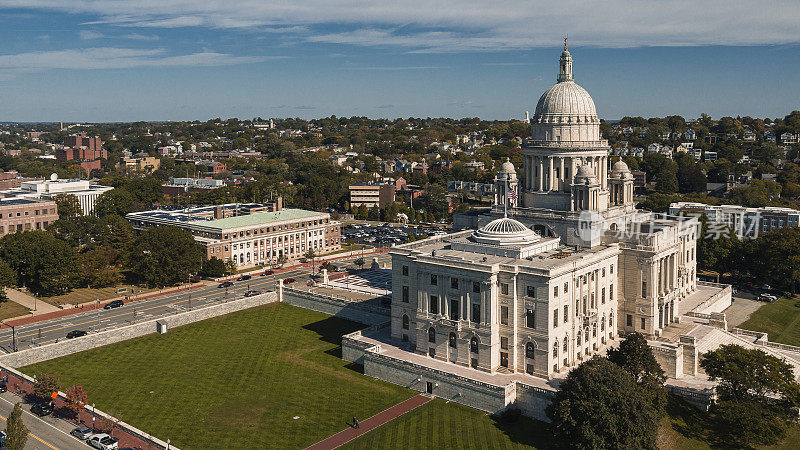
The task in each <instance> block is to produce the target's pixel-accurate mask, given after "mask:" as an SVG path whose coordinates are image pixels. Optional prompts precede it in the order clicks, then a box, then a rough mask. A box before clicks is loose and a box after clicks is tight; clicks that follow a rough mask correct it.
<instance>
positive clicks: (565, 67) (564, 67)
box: [558, 38, 574, 83]
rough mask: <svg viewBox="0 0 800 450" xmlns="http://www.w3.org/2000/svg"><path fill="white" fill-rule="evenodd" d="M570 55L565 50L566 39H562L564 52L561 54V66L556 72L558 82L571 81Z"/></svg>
mask: <svg viewBox="0 0 800 450" xmlns="http://www.w3.org/2000/svg"><path fill="white" fill-rule="evenodd" d="M573 80H574V78H573V77H572V55H571V54H570V53H569V50H567V38H564V51H563V52H562V53H561V64H560V70H559V72H558V82H559V83H561V82H564V81H573Z"/></svg>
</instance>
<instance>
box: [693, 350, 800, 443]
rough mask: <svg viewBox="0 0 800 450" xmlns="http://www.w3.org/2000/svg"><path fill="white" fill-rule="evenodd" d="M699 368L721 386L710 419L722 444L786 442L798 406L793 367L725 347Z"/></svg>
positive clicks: (761, 354) (799, 399) (756, 352)
mask: <svg viewBox="0 0 800 450" xmlns="http://www.w3.org/2000/svg"><path fill="white" fill-rule="evenodd" d="M700 367H702V368H703V370H704V371H705V372H706V374H707V375H708V378H709V380H711V381H718V382H719V383H718V385H717V395H718V399H719V401H718V403H717V405H715V407H714V409H713V410H712V418H713V419H714V421H715V423H716V425H717V426H716V429H717V432H718V434H719V435H720V438H721V439H723V440H724V441H726V442H727V443H728V444H730V445H737V446H741V445H745V446H752V445H755V444H770V443H775V442H777V441H778V440H780V439H782V438H783V437H784V436H785V434H786V428H787V426H788V424H789V423H790V422H791V421H792V420H793V419H794V418H796V417H797V413H796V412H794V411H796V408H797V407H798V406H800V385H798V383H797V381H795V378H794V372H793V369H792V366H791V364H789V363H787V362H786V361H785V360H783V359H779V358H777V357H775V356H772V355H770V354H768V353H766V352H764V351H763V350H760V349H747V348H744V347H741V346H739V345H730V344H729V345H722V346H720V347H719V348H718V349H717V350H714V351H711V352H708V353H706V354H705V355H703V358H702V359H701V361H700Z"/></svg>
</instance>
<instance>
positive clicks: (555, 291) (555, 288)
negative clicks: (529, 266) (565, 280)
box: [553, 286, 558, 297]
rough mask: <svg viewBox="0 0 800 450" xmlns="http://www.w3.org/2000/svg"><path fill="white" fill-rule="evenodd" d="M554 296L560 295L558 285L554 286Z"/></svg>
mask: <svg viewBox="0 0 800 450" xmlns="http://www.w3.org/2000/svg"><path fill="white" fill-rule="evenodd" d="M553 297H558V286H556V287H554V288H553Z"/></svg>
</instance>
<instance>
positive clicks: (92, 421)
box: [92, 403, 95, 433]
mask: <svg viewBox="0 0 800 450" xmlns="http://www.w3.org/2000/svg"><path fill="white" fill-rule="evenodd" d="M94 418H95V417H94V403H92V433H94Z"/></svg>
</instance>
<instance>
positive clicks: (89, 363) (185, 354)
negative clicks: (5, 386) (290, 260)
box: [22, 304, 415, 449]
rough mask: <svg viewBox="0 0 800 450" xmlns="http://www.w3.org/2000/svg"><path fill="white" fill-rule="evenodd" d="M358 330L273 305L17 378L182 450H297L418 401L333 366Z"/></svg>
mask: <svg viewBox="0 0 800 450" xmlns="http://www.w3.org/2000/svg"><path fill="white" fill-rule="evenodd" d="M359 328H363V325H360V324H357V323H355V322H350V321H346V320H342V319H337V318H333V317H330V316H327V315H324V314H320V313H316V312H313V311H308V310H304V309H301V308H295V307H292V306H288V305H285V304H275V305H268V306H264V307H259V308H254V309H249V310H246V311H240V312H237V313H233V314H229V315H226V316H222V317H218V318H214V319H209V320H205V321H202V322H197V323H194V324H190V325H186V326H183V327H180V328H175V329H171V330H169V332H168V333H167V334H165V335H155V334H153V335H149V336H144V337H141V338H137V339H132V340H130V341H125V342H121V343H118V344H114V345H110V346H107V347H101V348H97V349H94V350H89V351H85V352H82V353H77V354H74V355H70V356H66V357H63V358H59V359H55V360H50V361H46V362H43V363H39V364H35V365H32V366H28V367H24V368H23V369H22V371H23V372H25V373H28V374H31V375H33V374H42V373H50V374H55V375H57V376H58V377H59V378H60V380H61V384H62V387H67V386H70V385H72V384H81V385H83V386H84V389H85V390H86V392H87V393H88V397H89V403H96V405H97V407H98V408H100V409H102V410H105V411H107V412H109V413H112V414H115V415H117V416H118V417H120V418H121V419H122V420H124V421H126V422H128V423H130V424H132V425H134V426H136V427H138V428H139V429H141V430H144V431H146V432H148V433H151V434H152V435H154V436H157V437H159V438H161V439H164V440H166V439H167V438H169V439H171V440H172V442H173V443H174V444H175V445H176V446H178V447H180V448H185V449H193V448H194V449H207V448H248V449H253V448H303V447H306V446H308V445H310V444H312V443H315V442H317V441H319V440H321V439H323V438H325V437H328V436H330V435H332V434H334V433H336V432H338V431H341V430H342V429H344V428H345V427H346V426H347V425H346V422H347V421H349V420H351V419H352V417H353V416H357V417H360V418H363V417H369V416H372V415H373V414H375V413H377V412H380V411H382V410H384V409H386V408H388V407H389V406H391V405H394V404H396V403H398V402H400V401H402V400H405V399H406V398H409V397H411V396H412V395H414V394H415V392H413V391H410V390H407V389H405V388H402V387H399V386H395V385H392V384H389V383H384V382H381V381H378V380H375V379H372V378H369V377H366V376H364V375H362V374H360V373H359V372H357V371H356V370H353V369H352V368H351V366H350V365H348V363H347V362H346V361H343V360H342V359H341V358H340V353H341V349H340V342H341V336H342V335H343V334H346V333H349V332H351V331H354V330H357V329H359ZM295 417H297V418H296V419H295Z"/></svg>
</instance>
